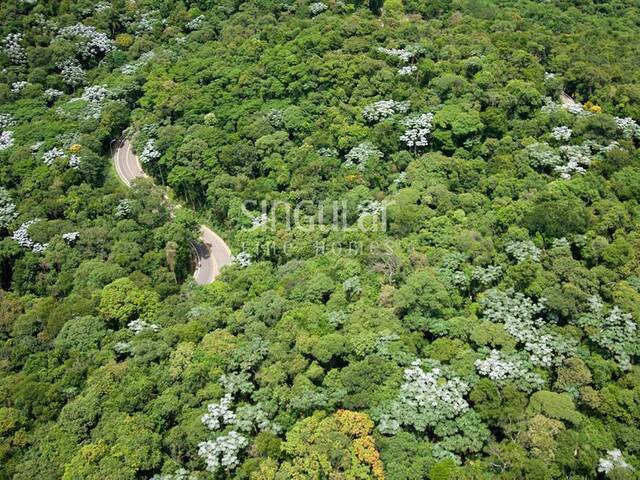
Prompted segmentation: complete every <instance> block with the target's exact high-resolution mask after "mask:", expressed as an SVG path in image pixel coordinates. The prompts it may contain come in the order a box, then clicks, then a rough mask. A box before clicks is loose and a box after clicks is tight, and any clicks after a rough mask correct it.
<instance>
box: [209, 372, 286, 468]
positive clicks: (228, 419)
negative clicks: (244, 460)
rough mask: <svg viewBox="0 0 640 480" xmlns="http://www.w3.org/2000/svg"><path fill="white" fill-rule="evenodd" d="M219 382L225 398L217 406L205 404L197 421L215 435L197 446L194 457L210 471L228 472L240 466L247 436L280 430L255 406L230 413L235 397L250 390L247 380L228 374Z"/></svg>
mask: <svg viewBox="0 0 640 480" xmlns="http://www.w3.org/2000/svg"><path fill="white" fill-rule="evenodd" d="M220 383H221V384H222V385H223V386H224V388H225V395H224V396H223V397H222V398H221V399H220V400H219V401H218V402H217V403H211V404H209V405H208V406H207V412H206V413H205V414H203V415H202V417H201V418H200V419H201V421H202V423H203V424H204V425H205V426H206V427H207V428H208V429H209V430H211V431H213V432H215V433H216V434H217V436H216V437H215V438H213V439H212V440H207V441H204V442H200V443H199V444H198V455H200V456H201V457H202V458H203V459H204V461H205V463H206V465H207V470H208V471H210V472H218V471H220V470H224V471H225V472H230V471H231V470H233V469H234V468H236V467H237V466H238V465H239V463H240V460H239V458H238V457H239V456H240V454H241V452H242V451H243V450H244V449H245V448H246V447H247V446H248V445H249V440H248V437H247V435H248V434H252V433H256V432H260V431H270V432H273V433H278V432H280V427H279V426H278V425H276V424H275V423H273V422H272V421H271V420H270V418H269V416H268V415H267V413H266V412H265V410H264V409H263V407H262V405H261V404H259V403H258V404H256V405H251V404H244V405H240V406H239V407H237V409H236V410H235V411H234V410H233V408H232V407H233V404H234V402H235V398H234V397H235V395H236V394H237V393H240V392H244V393H250V392H251V391H252V390H253V385H251V383H250V381H249V379H248V378H246V377H245V376H243V375H242V374H234V373H232V374H228V375H223V376H222V377H221V378H220Z"/></svg>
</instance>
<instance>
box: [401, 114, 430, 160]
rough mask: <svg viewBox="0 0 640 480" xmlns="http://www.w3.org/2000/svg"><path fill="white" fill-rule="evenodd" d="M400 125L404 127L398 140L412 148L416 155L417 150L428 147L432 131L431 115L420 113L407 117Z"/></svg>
mask: <svg viewBox="0 0 640 480" xmlns="http://www.w3.org/2000/svg"><path fill="white" fill-rule="evenodd" d="M402 125H404V126H405V127H406V130H405V131H404V133H403V134H402V135H401V136H400V140H401V141H403V142H404V143H406V144H407V146H408V147H412V148H413V153H414V154H416V153H417V151H418V148H422V147H426V146H427V145H429V140H428V139H429V136H430V135H431V131H432V129H433V113H421V114H419V115H413V116H411V117H407V118H405V119H404V120H403V121H402Z"/></svg>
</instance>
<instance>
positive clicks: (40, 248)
mask: <svg viewBox="0 0 640 480" xmlns="http://www.w3.org/2000/svg"><path fill="white" fill-rule="evenodd" d="M39 221H40V220H39V219H37V218H34V219H33V220H28V221H26V222H24V223H23V224H22V225H20V227H19V228H18V229H17V230H16V231H14V232H13V235H12V236H11V238H13V239H14V240H15V241H16V242H18V245H20V246H21V247H24V248H29V249H31V251H32V252H33V253H42V252H44V251H45V250H46V249H47V247H48V244H47V243H39V242H35V241H34V240H33V239H32V238H31V235H29V227H31V225H33V224H35V223H37V222H39Z"/></svg>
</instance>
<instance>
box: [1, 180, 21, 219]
mask: <svg viewBox="0 0 640 480" xmlns="http://www.w3.org/2000/svg"><path fill="white" fill-rule="evenodd" d="M17 216H18V212H16V204H15V203H13V199H12V198H11V195H9V192H8V191H7V190H6V189H5V188H3V187H0V229H3V228H7V227H8V226H9V224H10V223H11V222H12V221H13V220H14V219H15V218H16V217H17Z"/></svg>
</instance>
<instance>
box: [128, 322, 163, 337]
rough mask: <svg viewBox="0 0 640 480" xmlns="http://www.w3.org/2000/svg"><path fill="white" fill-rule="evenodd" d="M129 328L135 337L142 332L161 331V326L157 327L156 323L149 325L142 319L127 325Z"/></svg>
mask: <svg viewBox="0 0 640 480" xmlns="http://www.w3.org/2000/svg"><path fill="white" fill-rule="evenodd" d="M127 328H128V329H129V330H131V331H132V332H133V333H134V335H138V334H140V333H142V332H153V333H157V332H159V331H160V325H157V324H155V323H148V322H145V321H144V320H141V319H137V320H132V321H131V322H129V323H128V324H127Z"/></svg>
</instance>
